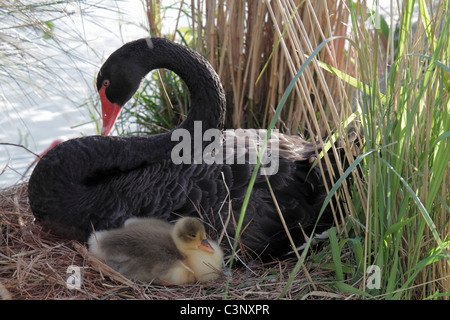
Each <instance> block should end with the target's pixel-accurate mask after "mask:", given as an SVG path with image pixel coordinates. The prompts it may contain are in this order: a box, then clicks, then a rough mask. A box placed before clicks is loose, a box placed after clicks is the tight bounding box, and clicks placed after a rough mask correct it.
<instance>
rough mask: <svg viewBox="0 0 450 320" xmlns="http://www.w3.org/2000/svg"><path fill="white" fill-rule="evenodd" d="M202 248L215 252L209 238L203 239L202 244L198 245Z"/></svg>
mask: <svg viewBox="0 0 450 320" xmlns="http://www.w3.org/2000/svg"><path fill="white" fill-rule="evenodd" d="M198 248H199V249H200V250H203V251H206V252H208V253H214V249H213V247H211V245H210V244H209V242H208V240H206V239H203V240H202V242H201V243H200V245H199V246H198Z"/></svg>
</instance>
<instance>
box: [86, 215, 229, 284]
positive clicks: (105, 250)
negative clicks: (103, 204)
mask: <svg viewBox="0 0 450 320" xmlns="http://www.w3.org/2000/svg"><path fill="white" fill-rule="evenodd" d="M88 243H89V250H90V251H91V253H92V254H94V255H95V256H97V257H98V258H99V259H101V260H103V261H105V262H106V263H107V264H108V265H110V266H111V267H112V268H114V269H115V270H117V271H118V272H120V273H121V274H123V275H124V276H126V277H127V278H129V279H132V280H140V281H145V282H153V283H156V284H174V285H181V284H186V283H192V282H195V281H200V282H206V281H209V280H213V279H216V278H218V276H219V274H220V271H221V269H222V263H223V262H222V260H223V253H222V250H221V249H220V247H219V246H218V245H217V244H216V243H215V242H213V241H211V240H206V232H205V229H204V227H203V224H202V223H201V222H200V221H199V220H198V219H196V218H182V219H180V220H178V221H177V222H176V223H175V226H174V225H172V224H170V223H168V222H166V221H162V220H158V219H152V218H147V219H146V218H140V219H136V218H131V219H129V220H127V221H126V223H125V225H124V227H122V228H119V229H113V230H106V231H99V232H94V233H93V234H92V235H91V237H90V238H89V240H88Z"/></svg>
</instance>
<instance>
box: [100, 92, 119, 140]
mask: <svg viewBox="0 0 450 320" xmlns="http://www.w3.org/2000/svg"><path fill="white" fill-rule="evenodd" d="M105 89H106V88H105V87H102V88H101V89H100V90H99V92H98V94H99V95H100V101H101V103H102V121H103V126H102V130H101V131H100V133H101V135H102V136H107V135H109V133H110V132H111V130H112V128H113V126H114V123H115V122H116V120H117V118H118V117H119V114H120V110H122V108H121V107H120V106H119V105H118V104H116V103H112V102H111V101H109V100H108V98H107V97H106V93H105Z"/></svg>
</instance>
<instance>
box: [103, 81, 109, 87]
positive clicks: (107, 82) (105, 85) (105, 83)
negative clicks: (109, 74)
mask: <svg viewBox="0 0 450 320" xmlns="http://www.w3.org/2000/svg"><path fill="white" fill-rule="evenodd" d="M109 84H110V82H109V80H103V86H104V87H105V88H106V87H109Z"/></svg>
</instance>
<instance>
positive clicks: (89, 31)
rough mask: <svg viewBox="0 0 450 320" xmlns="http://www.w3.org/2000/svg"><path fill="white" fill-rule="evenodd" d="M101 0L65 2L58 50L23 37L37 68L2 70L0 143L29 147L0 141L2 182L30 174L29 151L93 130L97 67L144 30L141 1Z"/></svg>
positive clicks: (59, 22)
mask: <svg viewBox="0 0 450 320" xmlns="http://www.w3.org/2000/svg"><path fill="white" fill-rule="evenodd" d="M99 3H101V6H102V8H100V7H96V6H91V5H89V6H84V7H82V8H80V7H74V6H72V7H70V6H67V5H65V6H66V7H65V8H64V9H65V10H67V11H68V12H71V13H72V14H68V15H66V16H64V17H63V18H61V19H58V20H56V21H55V22H54V26H55V29H54V34H55V36H56V39H59V41H60V46H61V48H60V49H59V50H58V49H55V48H54V45H50V44H49V40H45V39H43V38H42V37H41V39H37V41H40V43H37V44H36V42H35V43H34V44H32V43H29V44H27V43H23V42H22V43H21V44H23V45H25V46H27V49H29V50H30V52H31V53H32V54H33V56H35V57H37V59H36V60H34V61H33V63H37V64H41V62H42V69H41V68H37V70H38V72H37V73H35V72H29V73H27V70H26V69H25V70H24V71H23V72H22V74H21V72H18V73H17V68H16V69H14V70H16V74H15V75H16V77H13V78H11V77H10V76H8V75H5V72H3V73H2V74H1V75H0V143H12V144H19V145H23V146H25V147H26V148H28V149H29V151H28V150H26V149H24V148H21V147H17V146H11V145H0V173H2V174H1V175H0V188H4V187H8V186H11V185H14V184H15V183H17V182H20V181H26V180H27V179H28V177H29V175H30V174H31V171H32V169H29V166H30V165H31V163H32V162H33V161H34V160H35V159H36V157H35V155H34V154H33V153H31V152H30V151H32V152H34V153H37V154H40V153H42V152H43V151H44V150H45V149H47V148H48V147H49V146H50V144H51V143H52V142H53V141H55V140H67V139H70V138H74V137H79V136H83V135H93V134H97V127H96V122H95V119H97V121H99V120H98V119H99V115H98V112H97V109H96V106H98V97H97V95H96V92H95V88H94V83H95V76H96V74H97V72H98V69H99V68H100V66H101V65H102V63H103V62H104V60H105V59H106V58H107V57H108V56H109V54H111V53H112V52H113V51H114V50H115V49H117V48H118V47H120V46H121V45H122V44H123V43H125V42H128V41H131V40H135V39H137V38H141V37H145V36H147V33H146V31H145V29H144V28H142V27H141V26H142V25H146V18H145V15H144V12H143V9H142V3H141V2H140V1H138V0H134V1H131V0H130V1H120V2H119V1H111V0H110V1H101V2H99ZM80 5H83V4H80ZM108 7H110V8H111V10H108V9H107V8H108ZM82 10H84V11H87V12H84V13H82V14H81V13H80V11H82ZM118 12H120V13H118ZM4 24H5V22H3V25H2V26H1V27H3V28H5V27H7V26H5V25H4ZM84 39H85V40H86V41H83V40H84ZM63 51H66V52H69V54H64V53H63ZM2 63H4V62H3V60H2ZM12 67H15V66H12ZM5 69H6V70H8V68H5ZM30 69H36V68H30ZM9 70H11V69H9ZM17 74H19V75H18V76H17ZM28 169H29V170H28ZM23 175H25V176H23Z"/></svg>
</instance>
